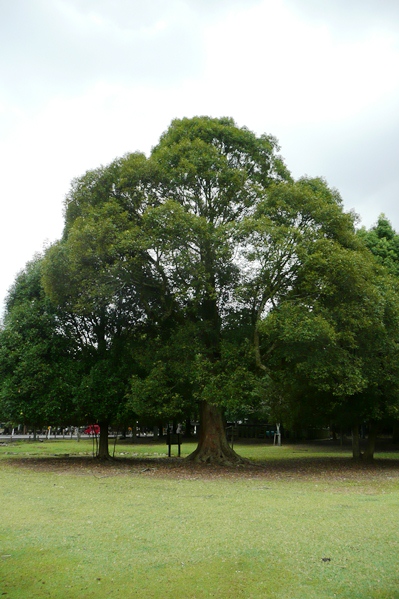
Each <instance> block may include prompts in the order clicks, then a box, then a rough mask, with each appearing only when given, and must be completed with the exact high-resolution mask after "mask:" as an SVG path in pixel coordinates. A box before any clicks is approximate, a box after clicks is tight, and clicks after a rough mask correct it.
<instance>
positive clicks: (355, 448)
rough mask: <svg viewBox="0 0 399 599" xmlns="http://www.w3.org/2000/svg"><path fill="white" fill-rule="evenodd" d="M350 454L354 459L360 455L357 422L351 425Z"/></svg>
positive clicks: (358, 458) (357, 458)
mask: <svg viewBox="0 0 399 599" xmlns="http://www.w3.org/2000/svg"><path fill="white" fill-rule="evenodd" d="M352 455H353V459H355V460H360V458H361V457H362V454H361V452H360V434H359V424H358V423H357V422H356V423H355V424H354V425H353V427H352Z"/></svg>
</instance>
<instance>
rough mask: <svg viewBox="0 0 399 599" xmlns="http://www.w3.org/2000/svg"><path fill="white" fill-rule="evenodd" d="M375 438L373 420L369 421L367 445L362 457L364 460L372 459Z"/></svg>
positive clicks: (375, 427)
mask: <svg viewBox="0 0 399 599" xmlns="http://www.w3.org/2000/svg"><path fill="white" fill-rule="evenodd" d="M376 439H377V424H376V423H375V422H370V425H369V434H368V440H367V447H366V451H365V452H364V458H365V459H366V460H373V459H374V452H375V442H376Z"/></svg>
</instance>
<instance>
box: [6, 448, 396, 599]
mask: <svg viewBox="0 0 399 599" xmlns="http://www.w3.org/2000/svg"><path fill="white" fill-rule="evenodd" d="M91 447H92V446H91V442H90V441H88V440H82V441H81V442H80V443H77V442H76V441H70V440H65V441H63V440H57V441H46V442H43V443H33V442H19V441H13V442H12V443H8V444H7V445H4V446H0V505H1V520H0V596H4V597H5V599H30V598H32V599H34V598H45V597H50V598H54V599H70V598H71V599H72V598H74V599H75V598H76V597H80V596H84V597H85V598H86V597H89V598H90V597H96V598H98V599H103V598H105V597H120V598H122V597H123V598H124V599H128V598H130V597H140V598H141V597H143V598H147V597H154V598H164V599H172V598H173V599H180V598H181V599H183V598H193V599H194V598H195V599H203V598H205V597H216V598H219V599H227V598H229V599H231V598H235V597H245V598H246V599H251V598H253V599H258V598H259V599H261V598H262V599H264V598H276V599H277V598H278V599H313V598H314V599H316V598H317V599H324V598H325V599H327V598H328V599H330V598H334V597H341V598H347V599H360V598H361V599H374V598H375V599H377V598H378V599H399V566H398V555H399V455H398V454H377V460H376V461H375V463H374V464H372V465H367V464H361V465H355V464H354V463H353V462H352V460H351V459H350V457H349V456H350V453H349V451H348V450H347V449H341V448H337V449H335V448H330V447H327V446H324V447H316V446H314V447H311V446H300V445H297V446H288V445H287V446H283V447H281V448H278V447H272V446H270V445H242V446H241V445H240V446H237V447H236V449H237V451H238V453H240V454H241V455H245V457H248V458H251V459H252V460H254V461H255V462H256V465H255V466H248V467H247V466H244V467H237V468H222V469H220V468H216V467H210V466H194V465H188V464H187V463H186V462H184V460H179V459H178V458H174V459H170V460H169V459H168V458H167V457H165V456H166V447H165V445H163V444H162V445H161V444H159V445H156V444H148V445H145V444H136V445H132V444H130V443H126V444H119V443H118V445H117V447H116V453H115V455H116V456H117V457H119V458H120V459H119V460H117V461H116V462H112V461H111V462H110V463H105V464H104V463H99V462H97V461H96V460H93V459H92V458H91V457H90V453H91ZM192 449H193V446H190V445H188V444H185V445H183V446H182V454H183V455H187V454H188V453H189V452H190V451H191V450H192ZM66 454H68V455H69V456H70V457H66ZM121 454H123V455H121Z"/></svg>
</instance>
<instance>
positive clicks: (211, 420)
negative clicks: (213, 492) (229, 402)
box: [187, 401, 247, 466]
mask: <svg viewBox="0 0 399 599" xmlns="http://www.w3.org/2000/svg"><path fill="white" fill-rule="evenodd" d="M187 459H188V460H192V461H193V462H202V463H206V464H221V465H226V466H229V465H232V464H239V463H244V462H246V461H247V460H245V459H244V458H241V457H240V456H239V455H238V454H237V453H236V452H235V451H234V450H233V449H232V448H231V447H230V445H229V444H228V442H227V437H226V431H225V425H224V418H223V414H222V410H221V409H220V408H219V407H217V406H214V405H211V404H209V403H207V402H205V401H203V402H201V404H200V433H199V440H198V446H197V448H196V450H195V451H193V453H191V454H190V455H189V456H188V457H187Z"/></svg>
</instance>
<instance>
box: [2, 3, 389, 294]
mask: <svg viewBox="0 0 399 599" xmlns="http://www.w3.org/2000/svg"><path fill="white" fill-rule="evenodd" d="M398 108H399V2H398V0H333V1H331V0H147V2H143V0H0V165H1V166H0V168H1V171H0V172H1V192H0V193H1V196H0V197H1V203H0V209H1V215H0V243H1V256H2V259H1V272H0V303H1V301H2V300H3V299H4V297H5V295H6V292H7V289H8V288H9V287H10V285H11V284H12V283H13V281H14V278H15V275H16V273H17V272H18V271H19V270H21V269H22V268H23V267H24V265H25V264H26V262H27V261H28V260H30V259H31V258H32V256H33V255H34V254H35V252H40V251H42V249H43V247H44V246H45V245H48V244H49V243H50V242H52V241H54V240H56V239H58V238H59V237H60V235H61V232H62V227H63V200H64V196H65V194H66V193H67V191H68V189H69V185H70V182H71V180H72V179H73V178H74V177H76V176H79V175H81V174H83V173H84V172H85V171H86V170H88V169H91V168H96V167H98V166H100V165H101V164H107V163H109V162H110V161H111V160H113V159H114V158H116V157H117V156H121V155H123V154H125V153H126V152H132V151H135V150H141V151H144V152H146V153H148V152H149V151H150V149H151V147H152V146H154V145H155V144H156V143H157V141H158V138H159V136H160V135H161V133H162V132H163V131H165V129H166V128H167V127H168V125H169V123H170V121H171V120H172V119H173V118H176V117H178V118H179V117H184V116H187V117H190V116H194V115H210V116H214V117H218V116H231V117H233V118H234V119H235V120H236V122H237V124H238V125H240V126H243V125H246V126H247V127H248V128H250V129H251V130H253V131H255V132H256V133H257V134H261V133H271V134H273V135H274V136H276V137H277V138H278V140H279V142H280V146H281V154H282V156H283V157H284V158H285V160H286V163H287V166H288V168H289V169H290V170H291V172H292V174H293V175H294V177H300V176H301V175H304V174H307V175H310V176H323V177H325V178H326V179H327V181H328V183H329V184H330V185H331V186H333V187H336V188H338V190H339V191H340V193H341V195H342V197H343V200H344V206H345V209H347V210H350V209H354V210H355V211H356V212H357V213H358V214H359V215H360V217H361V222H362V224H364V225H365V226H367V227H370V226H371V225H372V224H374V223H375V221H376V220H377V218H378V215H379V214H380V213H381V212H384V213H385V214H386V215H387V217H388V218H389V219H390V220H391V222H392V224H393V226H394V227H395V229H396V230H398V231H399V209H398V189H399V168H398V165H397V162H398V157H399V109H398Z"/></svg>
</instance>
